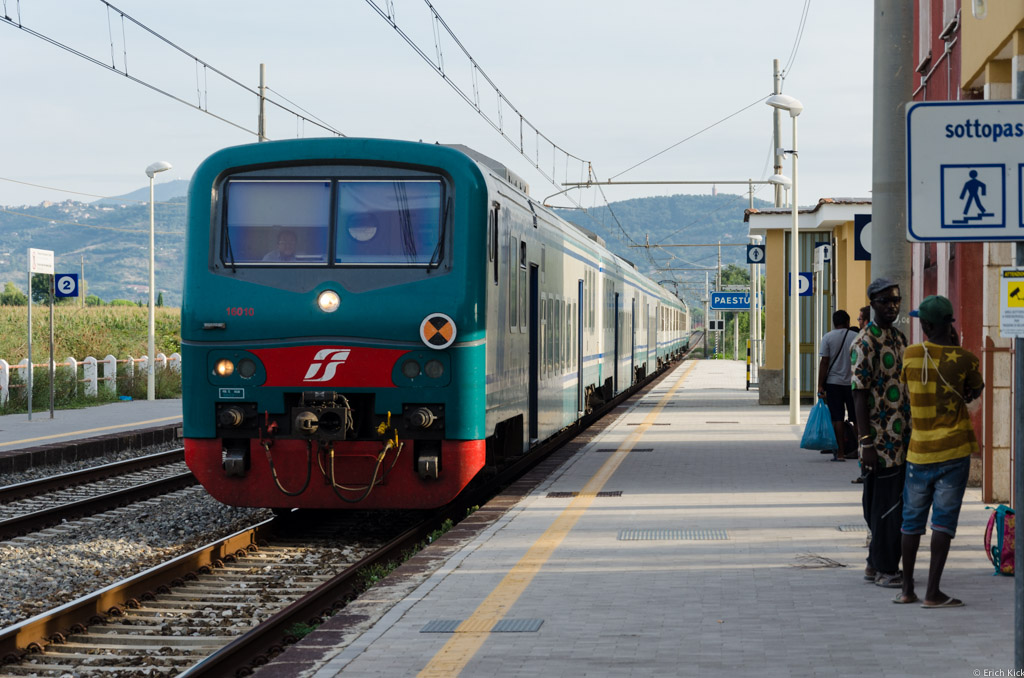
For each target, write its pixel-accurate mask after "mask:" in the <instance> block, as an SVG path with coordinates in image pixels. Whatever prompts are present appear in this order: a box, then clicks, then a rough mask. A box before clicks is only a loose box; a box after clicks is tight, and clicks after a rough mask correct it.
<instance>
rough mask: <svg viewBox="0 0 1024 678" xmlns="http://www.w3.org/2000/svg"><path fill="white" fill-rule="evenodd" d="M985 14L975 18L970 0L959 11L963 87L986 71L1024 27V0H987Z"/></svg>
mask: <svg viewBox="0 0 1024 678" xmlns="http://www.w3.org/2000/svg"><path fill="white" fill-rule="evenodd" d="M985 5H986V6H987V7H988V15H987V16H986V17H985V18H984V19H981V20H979V19H975V18H974V15H973V14H972V13H971V0H963V9H962V10H961V12H960V21H961V27H960V40H961V42H960V87H961V88H962V89H966V88H968V87H970V86H971V84H972V83H973V82H974V81H975V80H977V79H978V77H980V76H981V75H982V74H983V73H984V71H985V65H986V64H987V63H988V62H989V61H991V60H993V59H995V58H996V56H997V55H998V54H999V52H1000V51H1001V50H1002V49H1003V47H1004V46H1005V45H1006V43H1007V42H1009V40H1010V39H1011V38H1012V37H1013V33H1014V31H1015V30H1017V29H1018V28H1022V27H1024V0H996V1H995V2H993V1H992V0H989V1H988V2H986V3H985Z"/></svg>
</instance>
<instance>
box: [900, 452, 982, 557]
mask: <svg viewBox="0 0 1024 678" xmlns="http://www.w3.org/2000/svg"><path fill="white" fill-rule="evenodd" d="M970 472H971V458H970V456H967V457H961V458H960V459H951V460H950V461H944V462H940V463H938V464H914V463H911V462H909V461H908V462H907V480H906V484H904V486H903V527H902V529H901V532H903V534H924V524H925V521H926V520H927V518H928V507H929V506H930V507H931V509H932V531H933V532H945V533H946V534H948V535H949V536H950V537H955V536H956V525H957V522H958V521H959V520H960V506H961V505H962V504H963V499H964V490H965V489H967V478H968V476H970Z"/></svg>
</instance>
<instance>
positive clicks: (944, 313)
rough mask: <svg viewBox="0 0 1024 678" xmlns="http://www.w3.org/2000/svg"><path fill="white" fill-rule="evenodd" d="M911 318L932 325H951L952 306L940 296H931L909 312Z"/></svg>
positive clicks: (952, 318)
mask: <svg viewBox="0 0 1024 678" xmlns="http://www.w3.org/2000/svg"><path fill="white" fill-rule="evenodd" d="M910 316H911V317H912V318H920V319H921V320H924V321H926V322H929V323H931V324H932V325H939V324H941V323H944V322H946V323H951V322H953V321H954V320H955V318H954V317H953V304H952V303H951V302H950V301H949V299H947V298H946V297H944V296H942V295H941V294H933V295H931V296H929V297H925V298H924V299H923V300H922V301H921V304H920V305H919V306H918V307H917V308H915V309H914V310H913V311H911V312H910Z"/></svg>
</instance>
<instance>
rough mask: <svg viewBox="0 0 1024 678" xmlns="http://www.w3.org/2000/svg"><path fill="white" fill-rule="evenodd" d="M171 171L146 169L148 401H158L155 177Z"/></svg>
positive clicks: (157, 166)
mask: <svg viewBox="0 0 1024 678" xmlns="http://www.w3.org/2000/svg"><path fill="white" fill-rule="evenodd" d="M169 169H171V163H169V162H164V161H163V160H161V161H159V162H154V163H153V164H152V165H150V166H149V167H147V168H146V176H147V177H149V357H148V358H147V360H146V372H147V374H146V399H147V400H156V309H155V307H156V298H155V289H156V275H155V273H154V264H155V258H156V255H155V250H156V248H155V246H154V244H155V238H154V232H155V230H156V229H155V227H154V222H155V215H154V212H153V176H154V175H155V174H156V173H157V172H164V171H166V170H169Z"/></svg>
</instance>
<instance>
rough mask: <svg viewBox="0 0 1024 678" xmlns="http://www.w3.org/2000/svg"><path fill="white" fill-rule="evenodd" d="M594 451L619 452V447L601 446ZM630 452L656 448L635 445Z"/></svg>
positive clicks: (647, 450) (652, 450) (651, 450)
mask: <svg viewBox="0 0 1024 678" xmlns="http://www.w3.org/2000/svg"><path fill="white" fill-rule="evenodd" d="M594 451H595V452H618V451H619V448H617V447H601V448H598V449H596V450H594ZM630 452H654V448H653V447H634V448H633V449H631V450H630Z"/></svg>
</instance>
